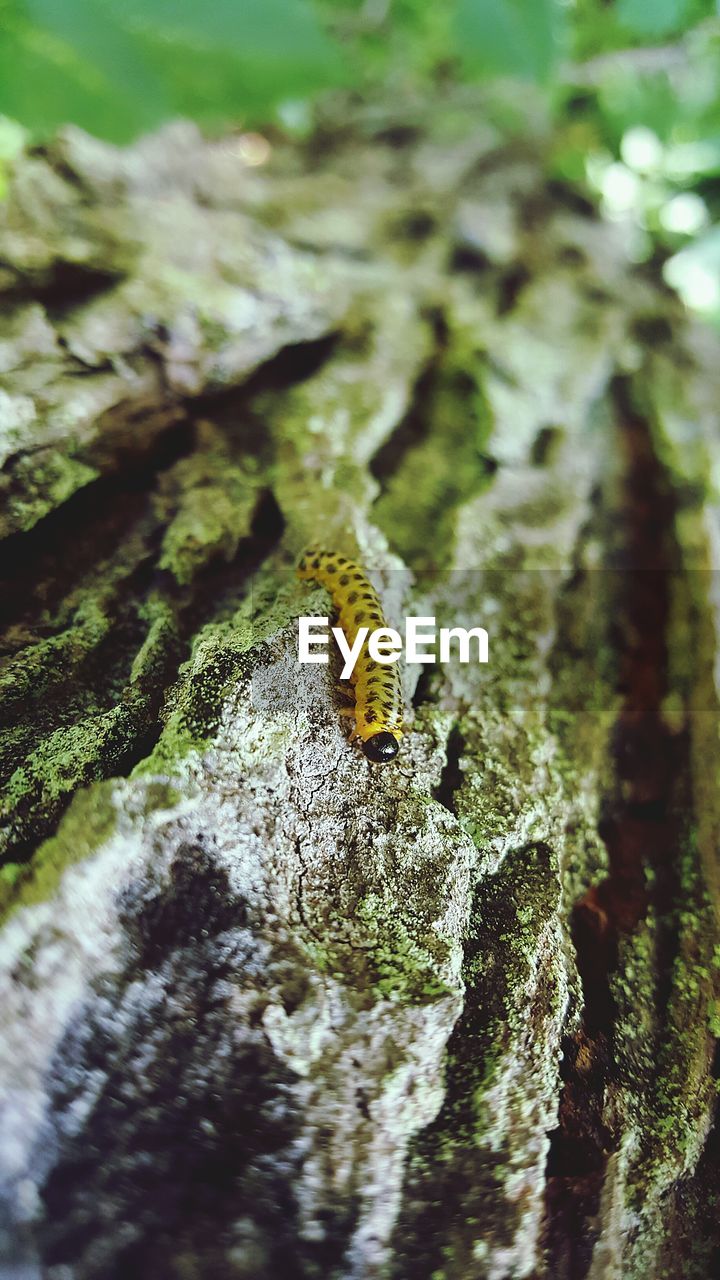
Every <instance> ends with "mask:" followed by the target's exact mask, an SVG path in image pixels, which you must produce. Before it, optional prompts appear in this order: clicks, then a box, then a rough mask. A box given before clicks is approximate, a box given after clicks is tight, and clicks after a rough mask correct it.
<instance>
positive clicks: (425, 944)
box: [307, 893, 454, 1006]
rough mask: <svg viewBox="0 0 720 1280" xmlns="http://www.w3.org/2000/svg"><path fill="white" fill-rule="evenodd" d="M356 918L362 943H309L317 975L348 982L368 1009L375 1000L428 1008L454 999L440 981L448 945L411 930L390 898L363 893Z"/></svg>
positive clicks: (443, 982)
mask: <svg viewBox="0 0 720 1280" xmlns="http://www.w3.org/2000/svg"><path fill="white" fill-rule="evenodd" d="M354 919H355V921H356V922H357V936H358V939H362V941H359V940H358V941H357V942H333V941H331V940H330V941H328V942H327V943H324V942H316V941H310V942H309V943H308V944H307V945H308V949H309V951H310V954H311V956H312V958H313V961H314V963H315V964H316V965H317V967H318V969H319V970H320V972H321V973H328V974H331V975H332V976H333V977H334V978H337V979H338V980H340V981H342V982H345V983H347V984H348V986H349V987H350V988H351V989H352V990H353V991H357V992H358V993H359V994H360V996H361V997H363V996H364V997H365V998H366V1000H367V1004H368V1006H369V1005H372V1004H374V1003H375V1002H376V1001H378V1000H391V1001H399V1002H401V1003H404V1004H427V1003H430V1002H432V1001H434V1000H439V999H441V998H442V997H443V996H447V995H451V994H454V993H453V992H452V990H451V988H450V987H449V986H448V984H447V983H446V982H445V981H444V980H443V978H442V977H441V970H442V967H443V964H444V963H445V962H446V961H447V958H448V955H449V947H448V944H447V943H445V942H444V941H443V939H442V938H440V937H439V936H438V935H437V934H436V933H433V932H431V931H429V930H428V931H426V932H425V933H422V932H419V931H413V930H412V929H411V928H409V927H408V924H407V922H406V921H405V920H404V919H403V916H402V913H401V912H400V911H399V910H398V907H397V901H396V899H395V898H394V897H393V895H392V894H385V895H381V894H380V893H369V894H367V895H366V896H364V897H363V898H361V899H360V900H359V902H358V904H357V906H356V908H355V911H354Z"/></svg>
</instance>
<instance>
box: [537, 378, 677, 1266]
mask: <svg viewBox="0 0 720 1280" xmlns="http://www.w3.org/2000/svg"><path fill="white" fill-rule="evenodd" d="M614 399H615V404H616V408H617V416H618V422H619V441H620V447H621V450H622V454H623V458H624V476H623V479H622V484H621V491H620V495H619V500H618V507H617V510H615V511H612V512H610V511H606V512H605V513H604V517H603V519H604V522H605V523H606V525H607V527H608V530H609V531H610V535H609V539H608V541H609V545H610V548H611V550H610V553H609V556H608V562H607V569H608V570H609V574H610V582H611V583H612V588H611V597H612V613H611V616H612V617H613V619H614V621H613V623H612V624H611V627H610V636H609V641H610V645H611V648H612V650H613V651H614V653H615V655H616V662H617V688H618V691H619V692H620V693H621V694H622V696H623V701H622V705H621V709H620V713H619V717H618V720H617V723H616V725H615V730H614V734H613V741H612V747H611V750H612V759H613V766H614V778H613V780H612V783H611V788H610V790H609V792H608V794H606V797H605V803H604V811H603V813H602V815H601V821H600V825H599V831H600V835H601V836H602V839H603V841H604V843H605V845H606V848H607V851H608V859H609V864H610V865H609V874H608V876H607V877H606V879H604V880H603V881H601V882H600V883H599V884H595V885H592V886H591V887H590V888H589V889H588V890H587V892H586V893H585V894H584V895H583V897H582V898H581V899H580V900H579V901H578V902H577V903H576V904H575V907H574V909H573V913H572V921H571V925H572V937H573V943H574V945H575V951H576V957H577V966H578V971H579V974H580V979H581V983H582V991H583V1001H584V1005H583V1015H582V1025H581V1028H580V1030H579V1031H578V1032H577V1033H576V1034H574V1035H572V1036H570V1037H568V1038H567V1039H566V1041H565V1043H564V1058H563V1064H562V1078H563V1081H564V1085H563V1091H562V1095H561V1098H560V1106H559V1117H558V1118H559V1123H558V1127H557V1129H555V1130H554V1132H553V1134H552V1136H551V1146H550V1152H549V1156H548V1162H547V1191H546V1202H547V1221H546V1229H545V1246H546V1250H547V1256H548V1269H549V1274H551V1275H552V1276H553V1280H584V1277H585V1276H586V1275H587V1273H588V1270H589V1268H590V1265H591V1261H592V1253H593V1246H594V1243H595V1239H596V1236H597V1232H598V1227H597V1224H596V1222H595V1219H596V1215H597V1212H598V1208H599V1204H600V1194H601V1191H602V1187H603V1182H604V1177H605V1170H606V1166H607V1159H608V1156H609V1154H610V1152H611V1151H613V1150H614V1149H615V1148H616V1146H617V1143H618V1141H619V1137H620V1135H619V1134H614V1133H612V1132H611V1131H610V1130H609V1129H608V1127H607V1124H606V1123H605V1121H604V1119H603V1109H604V1105H605V1093H606V1087H607V1085H608V1083H609V1082H611V1081H612V1080H613V1078H614V1075H615V1073H616V1064H615V1058H614V1025H615V1019H616V1008H615V1002H614V999H613V995H612V990H611V975H612V974H613V973H614V971H615V970H616V968H617V965H618V947H619V943H620V940H621V938H623V937H628V936H630V935H631V934H632V933H633V931H634V929H635V928H636V926H637V925H638V923H639V921H641V920H642V919H643V918H644V917H645V914H646V912H647V910H648V907H649V905H650V903H651V902H652V905H653V907H654V909H655V911H656V912H657V915H658V918H659V919H663V918H666V919H667V918H668V917H669V915H670V914H671V908H672V905H673V902H674V901H675V900H676V898H677V894H678V890H679V885H678V878H677V871H676V864H677V861H678V858H679V854H680V850H681V845H682V837H683V834H684V833H685V831H686V829H687V820H685V821H681V819H680V817H679V813H680V811H681V809H682V811H683V812H684V813H685V814H687V813H688V812H690V798H689V794H688V775H689V757H688V751H689V745H688V741H687V736H686V735H684V734H674V733H672V732H671V731H670V729H669V728H668V726H667V724H666V722H665V721H664V719H663V715H662V703H663V699H664V698H665V695H666V694H667V692H668V689H669V675H668V650H667V631H668V620H669V611H670V595H671V575H673V574H675V573H678V572H679V566H680V555H679V549H678V547H677V545H676V543H675V538H674V532H673V521H674V516H675V503H674V499H673V495H672V491H671V488H670V485H669V483H668V480H667V478H666V476H665V473H664V471H663V467H662V465H661V463H660V461H659V459H658V458H657V457H656V455H655V452H654V449H653V446H652V441H651V438H650V433H649V430H648V427H647V424H646V423H645V422H644V421H643V420H642V419H640V418H638V417H637V415H635V414H634V413H633V412H632V410H631V408H630V404H629V397H628V394H627V390H626V388H625V386H624V384H623V383H622V382H620V381H618V382H616V384H615V388H614ZM648 869H650V870H651V871H652V872H653V888H652V891H650V890H649V889H648V879H647V875H646V871H647V870H648ZM671 932H672V930H670V931H669V932H668V930H667V929H666V930H665V938H664V946H663V947H662V950H664V952H665V954H664V956H661V959H660V973H661V975H662V977H663V980H664V982H665V984H666V986H667V984H669V980H670V979H669V974H670V969H671V966H672V960H673V956H674V953H675V940H674V939H673V937H672V936H670V935H671ZM661 941H662V932H661ZM666 999H667V993H665V997H664V998H663V995H662V993H661V992H658V993H656V1002H657V1006H658V1008H657V1011H658V1013H661V1012H662V1009H663V1007H664V1003H665V1002H666Z"/></svg>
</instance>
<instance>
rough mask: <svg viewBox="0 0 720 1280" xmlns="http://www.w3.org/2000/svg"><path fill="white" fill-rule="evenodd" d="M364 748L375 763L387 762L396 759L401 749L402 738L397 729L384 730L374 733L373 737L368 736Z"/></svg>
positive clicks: (369, 758)
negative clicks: (393, 730)
mask: <svg viewBox="0 0 720 1280" xmlns="http://www.w3.org/2000/svg"><path fill="white" fill-rule="evenodd" d="M362 749H363V751H364V753H365V755H366V756H367V758H368V760H371V761H372V763H373V764H387V762H388V760H394V759H395V756H396V755H397V753H398V751H399V750H400V739H399V736H398V733H397V731H395V732H394V733H390V732H389V731H388V730H383V732H382V733H374V734H373V736H372V738H367V739H366V741H365V742H363V744H362Z"/></svg>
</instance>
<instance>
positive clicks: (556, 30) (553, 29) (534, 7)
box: [457, 0, 566, 82]
mask: <svg viewBox="0 0 720 1280" xmlns="http://www.w3.org/2000/svg"><path fill="white" fill-rule="evenodd" d="M565 14H566V11H565V10H564V9H563V8H562V6H561V5H560V3H559V0H458V9H457V44H458V51H459V53H460V56H461V58H462V60H463V63H464V65H465V67H466V68H467V70H468V71H470V72H471V73H473V74H478V73H480V74H482V75H488V76H490V75H498V76H520V77H522V78H523V79H526V80H535V81H539V82H543V81H547V80H548V79H549V77H550V75H551V73H552V70H553V68H554V66H555V62H556V60H557V56H558V52H559V47H560V37H561V33H562V30H563V27H564V21H565Z"/></svg>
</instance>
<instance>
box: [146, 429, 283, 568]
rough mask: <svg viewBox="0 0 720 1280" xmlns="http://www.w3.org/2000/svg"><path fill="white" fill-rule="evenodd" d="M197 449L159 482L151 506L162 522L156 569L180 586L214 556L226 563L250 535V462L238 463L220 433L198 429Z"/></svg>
mask: <svg viewBox="0 0 720 1280" xmlns="http://www.w3.org/2000/svg"><path fill="white" fill-rule="evenodd" d="M198 436H199V441H198V443H199V448H198V450H197V451H196V452H195V453H193V454H192V455H191V456H190V457H188V458H183V459H182V460H181V461H180V462H178V463H176V464H175V466H174V467H173V468H171V470H170V471H169V472H168V473H167V474H166V475H165V476H164V477H163V478H162V481H161V488H160V495H159V497H158V498H157V499H156V503H157V506H158V508H159V510H160V511H161V513H162V514H163V516H164V518H165V519H166V520H167V521H168V523H167V528H166V530H165V534H164V536H163V542H162V547H161V551H160V559H159V561H158V565H159V568H161V569H167V570H168V572H170V573H171V574H172V575H173V577H174V578H175V580H176V582H178V583H179V585H180V586H186V585H188V584H189V583H190V582H192V581H193V580H194V579H195V578H196V577H197V575H198V573H199V572H200V571H201V570H202V569H203V568H204V567H205V565H207V564H208V563H209V562H210V561H211V560H213V559H214V558H215V557H216V556H218V555H221V556H222V557H223V558H224V559H225V560H226V561H230V560H232V558H233V556H234V555H235V553H236V552H237V549H238V546H239V543H240V540H241V539H242V538H246V537H248V536H249V535H250V533H251V528H252V519H253V515H254V513H255V510H256V507H257V501H258V493H259V485H260V480H259V477H258V474H257V465H256V463H255V459H254V458H249V459H247V460H242V461H241V462H238V461H237V460H236V459H234V458H233V456H232V454H231V452H230V450H229V448H228V447H227V444H226V442H225V441H224V439H223V437H222V435H221V433H220V432H219V431H217V430H216V429H215V428H213V427H211V426H210V424H209V423H201V424H199V425H198Z"/></svg>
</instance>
